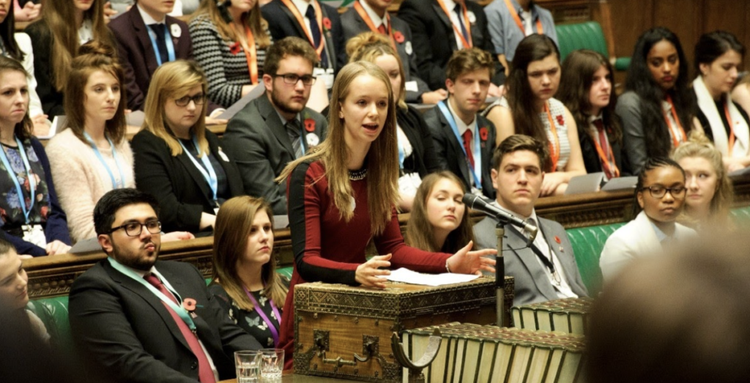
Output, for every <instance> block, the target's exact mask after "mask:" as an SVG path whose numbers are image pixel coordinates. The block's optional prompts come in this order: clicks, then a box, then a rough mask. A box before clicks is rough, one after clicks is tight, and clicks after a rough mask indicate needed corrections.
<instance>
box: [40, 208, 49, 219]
mask: <svg viewBox="0 0 750 383" xmlns="http://www.w3.org/2000/svg"><path fill="white" fill-rule="evenodd" d="M41 210H42V211H41V214H42V218H47V211H48V210H49V209H47V206H42V209H41Z"/></svg>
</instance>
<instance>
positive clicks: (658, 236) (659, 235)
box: [646, 216, 672, 243]
mask: <svg viewBox="0 0 750 383" xmlns="http://www.w3.org/2000/svg"><path fill="white" fill-rule="evenodd" d="M646 217H648V216H646ZM648 222H649V223H650V224H651V227H653V228H654V234H656V239H657V240H658V241H659V243H664V241H666V240H670V239H672V236H671V235H667V233H665V232H663V231H662V230H661V229H659V226H656V224H655V223H654V221H652V220H651V218H650V217H649V218H648Z"/></svg>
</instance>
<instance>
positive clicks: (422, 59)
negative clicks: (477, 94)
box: [398, 0, 505, 89]
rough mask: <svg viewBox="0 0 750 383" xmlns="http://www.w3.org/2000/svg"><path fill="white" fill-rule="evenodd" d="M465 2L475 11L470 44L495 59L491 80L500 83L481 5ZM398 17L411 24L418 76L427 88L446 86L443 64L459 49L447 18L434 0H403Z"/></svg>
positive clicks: (502, 77) (500, 73)
mask: <svg viewBox="0 0 750 383" xmlns="http://www.w3.org/2000/svg"><path fill="white" fill-rule="evenodd" d="M465 3H466V10H467V12H472V13H474V18H475V20H476V21H474V22H473V23H472V24H471V38H472V41H473V46H474V47H477V48H481V49H484V50H486V51H488V52H490V53H492V56H493V60H495V76H494V77H493V79H492V82H493V83H495V84H497V85H500V84H502V83H503V82H504V81H505V74H504V70H503V66H502V65H501V64H500V63H499V62H497V55H495V54H494V52H495V49H494V46H493V45H492V39H491V38H490V34H489V31H488V29H487V16H485V14H484V10H483V9H482V6H481V5H479V4H477V3H475V2H473V1H466V2H465ZM398 17H400V18H401V19H402V20H403V21H406V23H407V24H409V27H411V32H412V44H413V47H414V54H415V56H416V57H417V65H418V66H419V75H420V77H421V78H422V79H424V80H425V81H427V84H428V85H429V86H430V89H439V88H445V66H446V65H447V64H448V59H450V58H451V55H452V54H453V52H454V51H456V50H458V49H459V47H457V46H456V38H455V35H454V33H453V24H452V23H451V20H450V18H449V17H448V16H447V15H446V14H445V12H443V9H442V8H440V5H438V2H437V1H436V0H404V2H403V3H401V6H400V8H399V9H398ZM460 48H463V47H460Z"/></svg>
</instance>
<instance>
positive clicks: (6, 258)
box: [0, 238, 50, 343]
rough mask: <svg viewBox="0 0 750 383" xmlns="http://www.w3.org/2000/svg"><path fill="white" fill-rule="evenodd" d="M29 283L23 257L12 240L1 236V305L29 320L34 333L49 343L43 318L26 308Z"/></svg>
mask: <svg viewBox="0 0 750 383" xmlns="http://www.w3.org/2000/svg"><path fill="white" fill-rule="evenodd" d="M28 283H29V276H28V275H26V270H24V269H23V265H22V261H21V257H20V256H19V255H18V253H16V249H15V248H13V245H12V244H11V243H10V242H8V241H6V240H4V239H1V238H0V306H2V307H3V308H6V309H10V310H13V311H15V312H17V313H18V315H19V316H20V317H22V318H21V319H22V320H28V322H29V324H30V325H31V329H32V331H33V332H34V334H35V335H37V336H38V337H39V338H40V339H42V340H43V341H44V342H47V343H49V339H50V336H49V334H48V333H47V329H46V328H45V327H44V323H43V322H42V320H41V319H39V317H38V316H36V315H35V314H34V313H32V312H31V311H29V310H26V309H25V308H26V304H27V303H29V294H28V291H27V289H26V286H27V285H28Z"/></svg>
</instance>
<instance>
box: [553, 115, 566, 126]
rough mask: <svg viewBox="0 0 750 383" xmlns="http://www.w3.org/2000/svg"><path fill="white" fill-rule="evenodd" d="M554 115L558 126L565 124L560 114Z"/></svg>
mask: <svg viewBox="0 0 750 383" xmlns="http://www.w3.org/2000/svg"><path fill="white" fill-rule="evenodd" d="M555 117H556V118H557V124H558V125H560V126H564V125H565V119H564V118H563V116H562V114H558V115H557V116H555Z"/></svg>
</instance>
